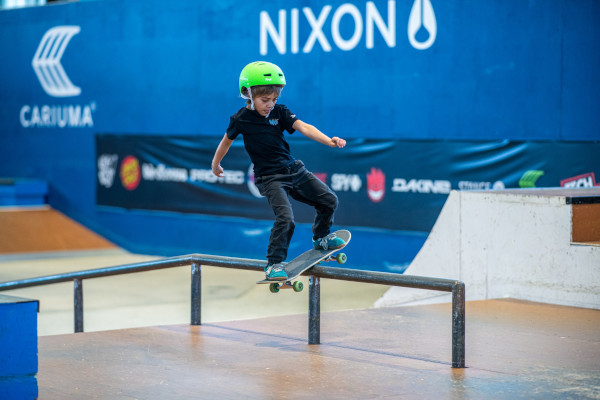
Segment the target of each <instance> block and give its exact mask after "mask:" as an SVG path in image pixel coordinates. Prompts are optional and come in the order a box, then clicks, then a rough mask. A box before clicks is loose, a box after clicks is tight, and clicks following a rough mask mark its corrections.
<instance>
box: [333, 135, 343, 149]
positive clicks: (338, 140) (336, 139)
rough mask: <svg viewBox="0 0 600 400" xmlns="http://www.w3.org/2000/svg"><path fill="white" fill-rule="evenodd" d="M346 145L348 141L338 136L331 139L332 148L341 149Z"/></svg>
mask: <svg viewBox="0 0 600 400" xmlns="http://www.w3.org/2000/svg"><path fill="white" fill-rule="evenodd" d="M345 145H346V141H345V140H344V139H341V138H339V137H337V136H334V137H332V138H331V145H330V146H331V147H339V148H340V149H341V148H342V147H344V146H345Z"/></svg>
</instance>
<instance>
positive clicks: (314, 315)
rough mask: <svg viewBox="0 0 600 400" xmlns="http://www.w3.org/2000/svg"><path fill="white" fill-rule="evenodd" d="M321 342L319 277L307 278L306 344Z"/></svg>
mask: <svg viewBox="0 0 600 400" xmlns="http://www.w3.org/2000/svg"><path fill="white" fill-rule="evenodd" d="M319 343H321V278H319V277H317V276H309V278H308V344H319Z"/></svg>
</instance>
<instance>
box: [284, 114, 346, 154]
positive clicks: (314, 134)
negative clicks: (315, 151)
mask: <svg viewBox="0 0 600 400" xmlns="http://www.w3.org/2000/svg"><path fill="white" fill-rule="evenodd" d="M292 128H294V129H295V130H297V131H298V132H300V133H301V134H303V135H304V136H306V137H307V138H310V139H312V140H315V141H317V142H319V143H323V144H325V145H327V146H329V147H339V148H342V147H344V146H345V145H346V141H345V140H344V139H340V138H339V137H337V136H334V137H332V138H330V137H329V136H327V135H326V134H324V133H323V132H321V131H320V130H318V129H317V128H315V127H314V126H312V125H311V124H307V123H306V122H302V121H300V120H299V119H297V120H296V121H295V122H294V125H292Z"/></svg>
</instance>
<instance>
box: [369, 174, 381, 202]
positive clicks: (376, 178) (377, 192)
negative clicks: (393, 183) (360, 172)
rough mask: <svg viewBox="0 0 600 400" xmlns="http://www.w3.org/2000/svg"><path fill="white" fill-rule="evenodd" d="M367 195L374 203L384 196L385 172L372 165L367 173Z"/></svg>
mask: <svg viewBox="0 0 600 400" xmlns="http://www.w3.org/2000/svg"><path fill="white" fill-rule="evenodd" d="M367 195H369V199H371V201H372V202H374V203H379V202H380V201H381V200H383V196H385V174H384V173H383V172H382V171H381V170H380V169H379V168H375V167H372V168H371V172H369V173H367Z"/></svg>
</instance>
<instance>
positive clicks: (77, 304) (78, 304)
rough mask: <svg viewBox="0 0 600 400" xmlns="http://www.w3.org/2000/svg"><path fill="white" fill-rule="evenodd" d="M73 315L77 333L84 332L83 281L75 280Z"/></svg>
mask: <svg viewBox="0 0 600 400" xmlns="http://www.w3.org/2000/svg"><path fill="white" fill-rule="evenodd" d="M73 313H74V316H75V321H74V322H75V329H74V330H75V333H80V332H83V280H81V279H73Z"/></svg>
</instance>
